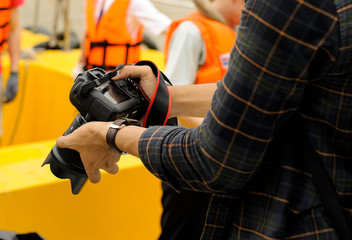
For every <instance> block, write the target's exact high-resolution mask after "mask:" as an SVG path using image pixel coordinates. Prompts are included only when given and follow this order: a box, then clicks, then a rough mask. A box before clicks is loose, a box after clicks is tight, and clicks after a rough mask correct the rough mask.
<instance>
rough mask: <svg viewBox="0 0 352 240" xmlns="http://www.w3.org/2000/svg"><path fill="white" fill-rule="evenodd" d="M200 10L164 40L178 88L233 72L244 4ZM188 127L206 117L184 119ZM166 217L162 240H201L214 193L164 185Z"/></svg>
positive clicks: (225, 2) (232, 1) (217, 0)
mask: <svg viewBox="0 0 352 240" xmlns="http://www.w3.org/2000/svg"><path fill="white" fill-rule="evenodd" d="M194 3H195V5H196V7H197V10H196V11H194V12H192V13H190V14H188V15H187V16H185V17H182V18H179V19H177V20H174V21H173V22H172V23H171V25H170V27H169V31H168V32H167V34H166V39H165V46H164V52H165V56H166V57H165V60H166V64H165V75H166V76H167V77H168V78H169V79H172V83H173V85H174V86H180V85H191V84H202V83H215V82H217V81H220V80H221V79H222V78H223V76H224V75H225V73H226V71H227V68H228V61H229V58H230V52H231V50H232V47H233V45H234V43H235V39H236V32H235V28H236V27H237V26H238V25H239V24H240V20H241V11H242V8H243V6H244V0H213V1H212V2H211V1H210V0H194ZM178 119H179V121H180V123H181V124H182V125H183V126H185V127H189V128H194V127H197V126H198V125H200V123H201V122H202V120H203V119H202V118H187V117H179V118H178ZM162 189H163V196H162V205H163V213H162V218H161V226H162V232H161V235H160V238H159V239H160V240H163V239H165V240H173V239H188V240H191V239H199V238H200V236H201V233H202V230H203V226H204V221H205V217H206V213H207V209H208V206H209V203H210V199H211V194H210V193H204V192H195V191H189V190H183V191H181V192H179V193H177V192H176V191H175V190H174V189H172V188H171V187H169V185H167V184H166V183H162Z"/></svg>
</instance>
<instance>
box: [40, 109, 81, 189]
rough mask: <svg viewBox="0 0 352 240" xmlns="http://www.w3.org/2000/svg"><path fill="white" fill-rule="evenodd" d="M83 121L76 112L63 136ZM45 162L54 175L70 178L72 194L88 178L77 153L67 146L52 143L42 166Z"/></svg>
mask: <svg viewBox="0 0 352 240" xmlns="http://www.w3.org/2000/svg"><path fill="white" fill-rule="evenodd" d="M84 123H86V120H85V119H84V118H83V117H82V116H81V115H80V114H78V115H77V116H76V117H75V119H74V120H73V122H72V123H71V125H70V127H69V128H68V129H67V130H66V132H65V133H64V136H66V135H67V134H70V133H71V132H73V131H74V130H75V129H77V128H78V127H80V126H81V125H83V124H84ZM45 164H50V170H51V172H52V173H53V174H54V175H55V176H56V177H58V178H61V179H66V178H68V179H70V181H71V190H72V193H73V194H78V193H79V192H80V190H81V189H82V187H83V185H84V183H85V182H86V180H87V178H88V176H87V173H86V171H85V170H84V166H83V163H82V160H81V157H80V155H79V153H78V152H77V151H75V150H72V149H69V148H59V147H58V146H57V145H54V147H53V148H52V149H51V151H50V153H49V155H48V156H47V157H46V159H45V161H44V163H43V165H42V166H44V165H45Z"/></svg>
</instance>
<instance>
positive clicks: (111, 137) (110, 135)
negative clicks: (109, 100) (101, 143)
mask: <svg viewBox="0 0 352 240" xmlns="http://www.w3.org/2000/svg"><path fill="white" fill-rule="evenodd" d="M129 125H133V126H141V125H140V124H139V122H138V121H137V120H135V119H130V118H125V117H123V118H119V119H117V120H115V121H114V122H113V123H111V124H110V128H109V130H108V132H107V133H106V142H107V144H108V145H109V146H110V147H111V149H113V150H114V151H115V152H117V153H120V154H127V153H125V152H122V151H121V150H120V149H119V148H118V147H117V146H116V144H115V137H116V134H117V132H118V131H119V130H120V129H122V128H123V127H125V126H129Z"/></svg>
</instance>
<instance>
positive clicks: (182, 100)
mask: <svg viewBox="0 0 352 240" xmlns="http://www.w3.org/2000/svg"><path fill="white" fill-rule="evenodd" d="M216 87H217V86H216V83H208V84H197V85H187V86H174V87H169V89H170V94H171V113H170V117H204V116H205V114H206V113H207V112H208V110H209V108H210V105H211V100H212V96H213V95H214V92H215V90H216Z"/></svg>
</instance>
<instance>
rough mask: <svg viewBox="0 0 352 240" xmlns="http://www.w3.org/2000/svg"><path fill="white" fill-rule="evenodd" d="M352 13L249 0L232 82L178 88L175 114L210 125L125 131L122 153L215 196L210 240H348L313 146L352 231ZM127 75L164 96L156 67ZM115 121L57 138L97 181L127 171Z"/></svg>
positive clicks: (341, 2)
mask: <svg viewBox="0 0 352 240" xmlns="http://www.w3.org/2000/svg"><path fill="white" fill-rule="evenodd" d="M351 15H352V0H306V1H296V0H273V1H265V0H246V1H245V6H244V9H243V11H242V16H241V24H240V27H239V29H238V35H237V38H236V42H235V45H234V48H233V50H232V53H231V55H230V61H229V69H228V71H227V73H226V74H225V77H224V78H223V79H222V80H221V81H219V82H218V83H216V84H215V83H209V84H197V85H187V86H173V87H169V91H170V94H171V102H172V107H171V112H170V115H169V117H175V116H198V117H204V116H205V118H204V120H203V122H202V124H201V125H200V126H199V127H197V128H191V129H188V128H183V127H180V126H154V127H150V128H147V129H146V128H142V127H136V126H123V127H122V126H121V127H120V128H119V130H118V132H117V134H116V135H114V138H113V140H114V143H115V145H116V146H115V147H116V148H118V149H120V150H121V151H123V152H128V153H131V154H133V155H134V156H137V157H139V158H140V159H141V161H142V162H143V164H144V165H145V167H146V168H147V169H148V170H149V171H150V172H151V173H153V174H154V175H155V176H156V177H157V178H159V179H161V180H162V181H165V182H167V183H168V184H169V185H170V186H172V187H173V188H174V189H176V190H182V189H188V190H194V191H202V192H209V193H212V200H211V203H210V205H209V209H208V213H207V220H206V223H205V224H204V230H203V234H202V239H302V240H303V239H320V240H330V239H342V236H341V235H340V232H338V230H337V229H338V227H339V226H337V225H336V222H335V221H332V220H331V219H330V216H329V215H328V214H327V210H328V207H326V205H324V204H323V200H322V198H321V196H320V194H319V193H318V190H317V185H316V184H315V183H314V182H313V179H312V174H311V172H310V171H309V170H308V168H307V163H308V162H309V160H308V161H306V160H305V159H306V157H304V156H305V154H306V152H305V150H304V149H305V146H308V148H310V149H311V150H312V151H313V152H314V153H315V154H316V155H317V156H318V157H319V160H321V163H322V164H323V167H324V169H325V171H326V173H327V174H328V176H329V177H330V180H331V183H332V185H333V187H334V192H333V195H336V197H337V198H338V202H339V204H340V205H341V209H340V210H341V211H342V213H343V219H344V220H345V221H346V222H347V223H348V228H349V229H348V230H349V231H351V228H352V227H351V226H352V219H351V212H352V201H351V196H352V188H351V185H352V165H351V160H352V125H351V123H352V114H351V106H352V78H351V76H352V68H351V65H352V43H351V39H352V28H351V26H352V18H351V17H350V16H351ZM181 70H182V69H181ZM126 77H132V78H134V77H138V78H140V79H141V80H140V85H141V87H142V88H143V89H144V91H145V92H146V94H147V96H148V97H151V96H152V94H153V93H154V89H155V86H156V77H155V75H154V73H153V72H152V70H151V68H150V67H149V66H125V67H124V68H122V69H121V70H120V71H119V73H118V75H117V76H116V77H114V80H120V79H123V78H126ZM171 80H172V79H171ZM110 124H111V122H90V123H87V124H84V125H83V126H82V127H80V128H78V129H76V130H75V131H74V132H73V133H71V134H69V135H67V136H62V137H60V138H58V139H57V145H58V146H59V147H62V148H71V149H75V150H77V151H79V152H80V154H81V156H83V157H82V161H83V163H84V166H85V169H86V172H87V174H88V176H89V179H90V181H91V182H93V183H97V182H99V181H100V176H101V175H100V170H99V169H106V170H107V172H109V173H111V174H115V173H117V171H118V165H117V162H118V161H119V158H115V157H116V156H115V157H106V158H104V157H103V156H107V153H108V152H111V151H113V150H112V149H115V147H114V148H110V147H109V145H108V143H107V141H106V133H107V132H108V130H109V128H110ZM303 140H304V141H303ZM109 142H110V141H109ZM303 142H307V143H308V145H305V144H302V143H303ZM308 157H309V156H308ZM310 159H311V160H312V158H310ZM92 221H96V220H95V219H92ZM345 239H351V238H345Z"/></svg>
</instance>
